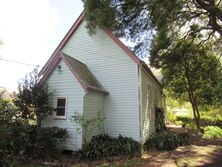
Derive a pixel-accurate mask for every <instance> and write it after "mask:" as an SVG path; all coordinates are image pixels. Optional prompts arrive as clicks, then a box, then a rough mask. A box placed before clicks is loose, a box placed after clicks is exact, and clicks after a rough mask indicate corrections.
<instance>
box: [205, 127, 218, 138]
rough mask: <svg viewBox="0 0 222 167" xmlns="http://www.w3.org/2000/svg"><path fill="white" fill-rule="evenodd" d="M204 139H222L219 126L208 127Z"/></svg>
mask: <svg viewBox="0 0 222 167" xmlns="http://www.w3.org/2000/svg"><path fill="white" fill-rule="evenodd" d="M203 138H204V139H212V138H222V129H221V128H220V127H218V126H207V127H205V128H204V134H203Z"/></svg>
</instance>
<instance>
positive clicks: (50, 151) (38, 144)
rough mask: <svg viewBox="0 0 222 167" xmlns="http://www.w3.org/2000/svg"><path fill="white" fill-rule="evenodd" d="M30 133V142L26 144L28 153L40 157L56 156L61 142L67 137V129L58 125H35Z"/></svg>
mask: <svg viewBox="0 0 222 167" xmlns="http://www.w3.org/2000/svg"><path fill="white" fill-rule="evenodd" d="M28 133H29V142H28V143H27V145H26V153H28V154H33V155H34V156H36V157H38V158H43V157H54V156H56V154H57V153H58V150H59V147H58V146H59V144H60V143H61V142H63V141H64V140H65V139H66V137H67V131H66V130H65V129H61V128H58V127H49V128H35V127H34V128H32V129H31V130H29V132H28Z"/></svg>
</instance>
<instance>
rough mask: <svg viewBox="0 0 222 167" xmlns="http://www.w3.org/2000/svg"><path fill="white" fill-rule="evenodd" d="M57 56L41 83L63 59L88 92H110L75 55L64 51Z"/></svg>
mask: <svg viewBox="0 0 222 167" xmlns="http://www.w3.org/2000/svg"><path fill="white" fill-rule="evenodd" d="M57 57H58V59H57V60H56V62H54V65H53V68H51V70H50V71H48V72H47V73H46V74H44V75H43V77H42V78H41V81H40V82H41V83H42V82H45V81H46V80H47V78H48V77H49V76H50V74H51V73H52V72H53V71H54V69H55V68H56V67H57V66H58V64H59V62H60V61H61V60H63V61H64V62H65V64H66V65H67V67H68V68H69V70H70V71H71V72H72V73H73V75H74V76H75V77H76V79H77V80H78V82H79V83H80V85H81V86H82V88H83V89H84V90H85V91H86V92H88V91H95V92H99V93H104V94H108V92H107V91H106V90H105V89H104V88H103V87H102V86H101V84H100V83H99V82H98V81H97V79H96V78H95V77H94V75H93V74H92V72H91V71H90V70H89V69H88V67H87V66H86V65H85V64H84V63H82V62H80V61H78V60H76V59H74V58H73V57H71V56H69V55H67V54H65V53H63V52H60V53H59V54H58V55H57Z"/></svg>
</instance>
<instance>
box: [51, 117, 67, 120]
mask: <svg viewBox="0 0 222 167" xmlns="http://www.w3.org/2000/svg"><path fill="white" fill-rule="evenodd" d="M53 120H66V118H62V117H53Z"/></svg>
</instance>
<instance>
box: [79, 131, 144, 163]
mask: <svg viewBox="0 0 222 167" xmlns="http://www.w3.org/2000/svg"><path fill="white" fill-rule="evenodd" d="M139 152H140V144H139V143H138V142H136V141H134V140H133V139H131V138H128V137H123V136H121V135H120V136H119V137H118V138H113V137H110V136H108V135H106V134H100V135H97V136H93V137H92V140H91V142H90V143H89V144H88V146H87V147H84V148H83V150H82V157H83V158H86V159H101V158H107V157H109V156H120V155H127V156H136V155H138V154H139Z"/></svg>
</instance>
